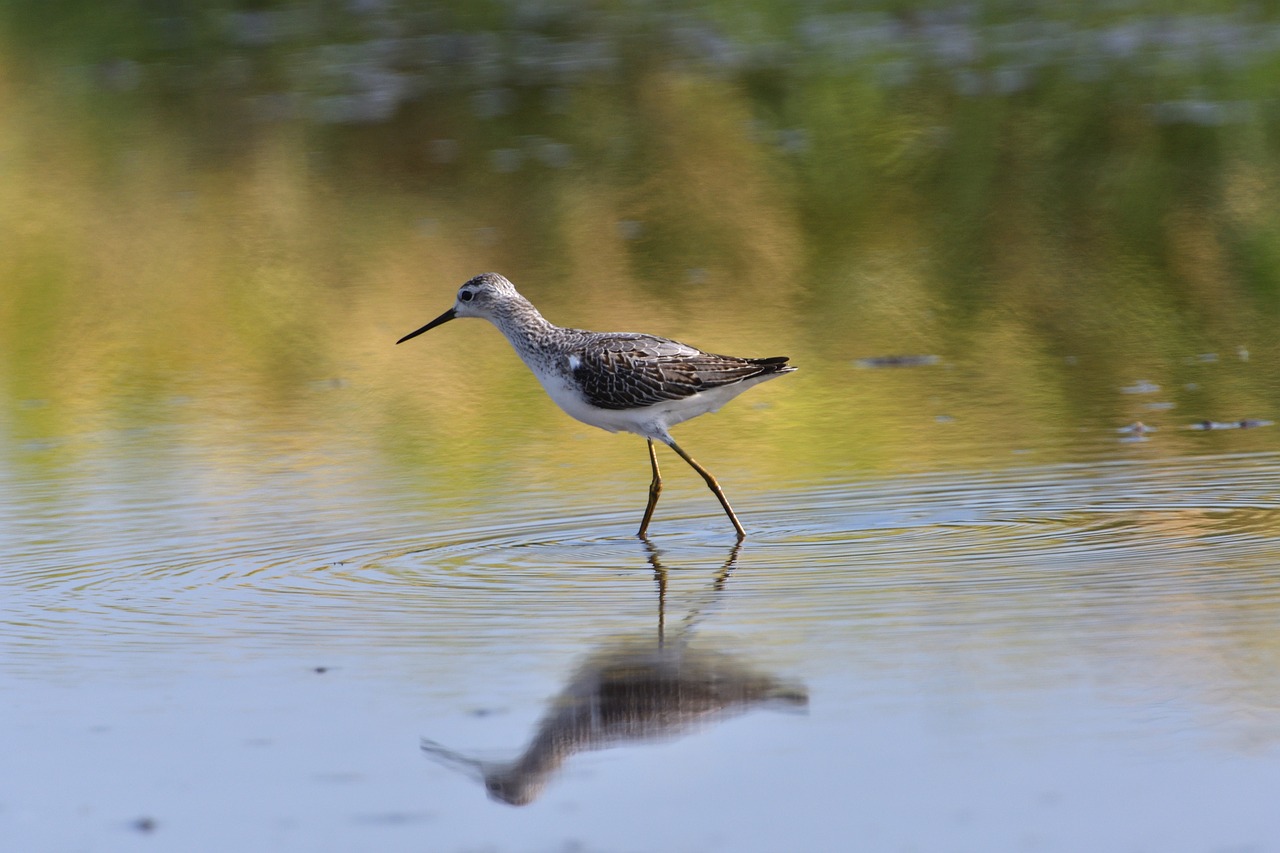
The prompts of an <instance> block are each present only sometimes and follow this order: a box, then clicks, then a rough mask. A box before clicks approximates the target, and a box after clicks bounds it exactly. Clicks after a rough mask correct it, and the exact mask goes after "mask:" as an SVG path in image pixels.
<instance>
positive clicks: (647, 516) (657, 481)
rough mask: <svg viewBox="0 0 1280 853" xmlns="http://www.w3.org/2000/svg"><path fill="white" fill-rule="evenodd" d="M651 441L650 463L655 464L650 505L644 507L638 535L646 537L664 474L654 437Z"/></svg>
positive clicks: (650, 487) (650, 490) (650, 485)
mask: <svg viewBox="0 0 1280 853" xmlns="http://www.w3.org/2000/svg"><path fill="white" fill-rule="evenodd" d="M647 440H648V442H649V464H650V465H652V466H653V480H652V482H650V483H649V505H648V506H647V507H645V508H644V518H643V519H641V520H640V532H639V533H637V534H636V535H637V536H639V537H640V538H641V539H644V538H645V534H646V532H647V531H648V530H649V521H650V520H651V519H652V518H653V508H654V507H656V506H657V505H658V495H660V494H662V475H661V474H659V473H658V454H657V453H655V452H654V450H653V439H652V438H650V439H647Z"/></svg>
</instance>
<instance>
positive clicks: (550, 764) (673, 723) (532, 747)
mask: <svg viewBox="0 0 1280 853" xmlns="http://www.w3.org/2000/svg"><path fill="white" fill-rule="evenodd" d="M737 557H738V547H737V546H736V545H735V546H734V548H733V550H732V551H731V552H730V554H729V558H728V559H727V560H726V561H725V563H724V565H723V566H722V567H721V568H720V571H719V572H718V573H717V574H716V576H715V580H714V582H713V584H712V586H711V589H710V596H711V601H710V602H707V603H703V604H702V605H699V606H696V607H694V608H692V609H691V610H690V611H689V613H688V615H687V616H686V617H685V619H684V620H683V622H682V624H681V626H680V629H679V631H678V634H677V636H676V637H675V638H673V641H672V642H667V640H666V636H665V632H666V625H665V621H666V613H665V611H666V593H667V570H666V568H665V567H664V566H663V565H662V563H661V560H660V557H659V554H658V552H657V550H656V549H654V548H653V546H652V545H651V544H650V545H649V562H650V564H651V565H652V566H653V569H654V579H655V581H656V582H657V585H658V633H657V637H643V638H633V639H629V640H622V641H617V642H613V643H608V644H605V645H602V646H601V647H599V648H598V649H596V650H595V651H593V652H592V653H591V654H590V655H589V656H588V657H587V658H586V659H585V660H583V662H582V663H581V664H580V665H579V666H578V669H577V670H576V671H575V672H574V674H573V676H572V677H571V678H570V680H569V683H568V685H567V686H566V687H565V688H564V689H563V690H562V691H561V692H560V694H559V695H558V696H557V697H556V698H555V699H554V700H553V701H552V703H551V707H550V709H549V710H548V712H547V713H546V715H545V716H544V717H543V718H542V720H541V722H539V723H538V728H537V731H536V732H535V734H534V736H533V739H532V740H531V741H530V742H529V745H528V746H527V747H525V750H524V751H523V752H522V753H521V754H520V755H519V756H517V757H516V758H514V759H512V760H511V761H505V762H497V761H482V760H480V759H476V758H469V757H467V756H464V755H460V754H458V753H456V752H453V751H452V750H449V749H446V748H445V747H443V746H441V745H440V744H438V743H435V742H433V741H430V740H426V739H424V740H423V742H422V749H423V751H424V752H426V753H427V754H428V755H429V756H431V757H432V758H434V759H435V760H437V761H439V762H441V763H442V764H446V765H449V766H451V767H454V768H455V769H458V770H460V771H462V772H464V773H466V774H467V775H469V776H472V777H474V778H476V779H478V780H479V781H481V782H483V784H484V786H485V789H486V790H487V791H488V792H489V796H490V797H491V798H493V799H495V800H498V801H500V802H504V803H510V804H512V805H525V804H527V803H530V802H532V801H533V800H534V799H536V798H537V797H538V795H539V794H540V793H541V792H542V790H543V788H544V787H545V786H546V784H547V782H548V781H549V780H550V778H551V776H552V775H553V774H554V773H555V772H556V770H558V769H559V768H560V766H561V765H562V764H564V762H565V761H566V760H567V759H568V758H569V757H570V756H572V755H573V754H574V753H577V752H583V751H586V750H595V749H605V748H608V747H611V746H618V745H621V744H624V743H640V742H646V741H650V742H651V741H662V740H667V739H671V738H674V737H677V736H679V735H682V734H685V733H687V732H690V731H692V730H695V729H697V728H698V727H700V726H703V725H706V724H709V723H712V722H715V721H718V720H722V719H726V718H728V717H731V716H735V715H738V714H741V713H744V712H746V711H748V710H751V709H752V708H755V707H776V708H783V709H796V710H798V709H803V708H805V707H807V705H808V702H809V695H808V691H807V690H806V688H805V687H804V685H802V684H798V683H795V682H790V681H784V680H781V679H779V678H776V677H774V676H772V675H768V674H766V673H763V672H759V671H757V670H755V669H753V668H752V667H751V666H749V665H748V664H746V663H745V662H744V661H743V659H742V657H741V656H740V655H736V654H733V655H731V654H728V653H724V652H719V651H711V650H707V649H693V648H690V645H689V640H690V639H691V637H692V633H693V629H694V627H695V626H696V624H697V623H698V622H699V621H700V620H701V618H702V617H703V616H704V615H705V613H706V612H707V610H708V609H709V606H710V604H713V603H714V601H715V599H716V598H718V596H719V593H720V592H721V591H722V590H723V589H724V586H725V583H726V582H727V580H728V578H729V575H730V574H731V573H732V571H733V566H734V563H735V562H736V561H737Z"/></svg>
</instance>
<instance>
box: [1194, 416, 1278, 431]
mask: <svg viewBox="0 0 1280 853" xmlns="http://www.w3.org/2000/svg"><path fill="white" fill-rule="evenodd" d="M1274 423H1275V421H1268V420H1264V419H1262V418H1245V419H1244V420H1239V421H1199V422H1197V423H1194V424H1190V425H1189V426H1188V427H1187V429H1194V430H1202V431H1208V430H1220V429H1255V428H1257V427H1265V426H1271V425H1272V424H1274Z"/></svg>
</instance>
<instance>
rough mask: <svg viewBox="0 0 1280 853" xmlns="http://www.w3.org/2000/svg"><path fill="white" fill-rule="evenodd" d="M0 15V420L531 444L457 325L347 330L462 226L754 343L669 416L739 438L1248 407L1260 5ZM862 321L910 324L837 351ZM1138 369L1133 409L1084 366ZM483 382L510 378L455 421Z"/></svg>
mask: <svg viewBox="0 0 1280 853" xmlns="http://www.w3.org/2000/svg"><path fill="white" fill-rule="evenodd" d="M0 21H2V22H3V23H0V39H3V47H4V50H3V51H0V56H3V57H4V59H3V60H0V62H3V66H2V67H0V282H2V287H0V354H2V358H3V361H2V362H0V382H3V389H2V390H0V393H3V395H4V402H5V406H6V408H7V414H6V415H5V418H4V420H3V421H0V429H5V430H6V431H7V432H8V433H9V435H10V437H11V439H13V442H11V443H14V442H17V443H21V442H23V441H27V440H31V439H43V438H49V437H59V436H65V435H68V434H76V433H80V432H83V431H85V430H91V429H95V428H97V427H98V426H100V425H102V424H111V423H126V424H129V423H147V422H152V421H156V420H159V421H166V420H172V419H178V420H180V421H183V420H188V419H189V426H190V428H191V430H192V435H193V436H194V435H198V434H200V433H201V431H202V430H203V431H205V432H207V434H208V435H207V438H208V440H209V441H213V442H216V441H219V440H223V438H224V437H225V430H224V427H225V425H226V424H227V423H229V422H240V423H244V422H249V423H264V424H273V423H276V420H275V419H279V428H280V429H282V430H286V431H287V430H289V429H295V428H297V426H298V425H299V424H304V425H305V427H306V428H307V429H310V430H315V431H317V434H320V435H326V436H327V435H332V436H341V435H344V434H345V435H351V434H356V433H363V434H370V435H373V436H374V437H375V443H376V444H377V445H378V446H379V447H381V448H383V449H384V450H386V451H387V452H388V453H390V454H391V455H392V456H393V457H394V458H397V459H400V460H402V461H406V462H409V463H413V464H422V465H427V464H432V463H433V462H435V461H438V460H439V457H440V454H442V453H443V452H444V451H443V450H442V449H441V448H443V447H448V448H449V452H450V453H452V454H461V455H462V456H463V457H464V458H469V459H471V460H473V461H475V462H476V464H480V460H483V459H484V458H485V454H486V453H488V452H490V451H489V450H488V449H486V444H487V442H486V440H485V438H484V436H486V435H488V434H491V433H492V432H494V431H503V430H507V431H509V430H513V429H514V430H517V431H524V433H525V434H524V435H522V440H523V441H524V443H525V444H526V445H528V443H529V442H531V441H532V442H540V444H537V445H536V447H535V450H534V452H535V454H536V453H540V452H543V451H545V452H547V453H551V454H556V453H568V452H570V451H561V450H556V449H555V448H557V447H559V446H560V445H559V444H558V442H559V441H560V439H562V438H563V435H564V432H565V431H566V430H568V429H570V428H571V427H569V426H568V422H567V421H563V418H562V416H561V415H559V413H557V412H555V411H554V409H553V408H552V407H551V406H550V404H549V403H547V404H545V405H544V402H545V401H540V402H536V403H535V402H533V401H534V400H535V399H536V398H537V395H538V394H539V393H540V392H538V390H537V388H536V386H535V385H534V383H533V382H532V381H531V380H529V379H528V377H527V376H524V374H523V368H522V367H521V366H520V365H519V364H518V363H517V362H515V360H514V358H513V357H511V356H510V354H509V352H507V351H506V349H505V343H504V342H502V341H501V340H500V339H499V338H498V337H497V336H496V335H494V334H493V333H492V331H491V330H481V329H465V330H464V329H457V328H453V327H450V329H449V330H448V331H447V332H446V331H442V332H440V333H433V335H437V337H436V339H435V340H434V341H432V342H430V343H428V342H427V341H425V340H424V341H420V342H415V343H414V344H413V345H411V346H412V347H413V349H410V348H409V347H404V348H399V349H396V348H393V347H391V346H390V344H391V342H392V341H394V340H395V338H396V337H397V336H398V335H399V334H402V333H403V332H405V331H408V330H409V329H411V328H413V327H415V326H416V325H418V324H420V323H421V322H422V321H424V320H425V319H429V317H430V316H434V314H435V313H438V311H440V310H442V309H443V307H445V306H446V305H447V304H448V303H449V301H450V300H451V298H452V293H453V290H454V287H455V286H456V285H457V284H458V283H460V282H461V281H463V280H465V279H466V278H467V277H469V276H470V275H472V274H474V273H476V272H479V271H482V270H487V269H495V270H498V271H501V272H504V273H506V274H507V275H508V276H510V277H511V278H512V279H513V280H515V281H516V283H517V284H518V285H520V286H521V287H522V288H523V289H524V290H525V292H526V293H527V294H528V295H530V296H531V297H532V298H533V299H534V300H535V301H536V302H537V303H538V304H539V306H540V307H542V308H543V309H544V311H545V313H547V314H548V315H549V316H550V317H551V318H552V319H553V320H555V321H558V322H561V323H564V324H568V325H582V326H588V327H595V328H602V329H604V328H640V329H643V330H646V331H652V332H656V333H662V334H668V335H670V336H672V337H677V338H681V339H685V340H688V341H690V342H691V343H695V344H698V345H700V346H703V347H705V348H708V349H713V350H719V351H728V352H741V353H742V354H761V355H771V354H775V353H787V354H789V355H791V356H792V357H793V359H794V360H795V361H796V362H797V363H798V364H800V365H801V367H802V368H803V369H804V373H801V374H797V375H796V377H794V381H793V379H788V380H787V381H788V383H791V384H790V385H789V386H788V388H789V390H784V388H783V387H782V386H783V383H779V384H778V385H777V386H770V387H769V389H768V391H758V392H754V394H755V395H759V397H760V400H759V402H760V403H761V404H763V403H765V402H768V401H782V402H781V404H780V405H779V406H778V407H777V409H776V410H775V411H770V412H768V413H761V414H758V415H757V414H753V412H754V409H752V408H751V406H750V405H744V404H743V403H739V404H737V407H738V408H737V414H735V415H733V416H732V419H729V418H727V417H726V418H722V420H721V422H719V423H717V424H716V425H714V426H702V425H699V426H695V425H692V424H691V425H690V426H689V427H688V428H689V429H690V430H702V432H701V433H700V435H701V436H703V437H704V439H703V440H709V438H710V437H711V436H713V435H714V436H716V437H717V438H718V439H719V440H721V441H722V442H723V444H724V447H725V449H724V450H723V451H722V455H736V456H738V457H740V461H742V462H743V463H744V464H747V465H757V466H768V465H770V464H776V465H777V467H778V468H779V469H781V468H784V467H788V466H800V467H801V468H803V469H804V470H808V471H811V472H815V473H816V472H822V471H827V470H831V469H832V468H833V466H834V467H839V466H840V465H844V466H852V467H855V468H869V469H891V470H893V469H900V468H904V467H906V468H933V467H937V466H940V465H951V464H977V463H978V462H979V461H980V460H982V459H984V454H990V453H992V452H993V449H992V448H993V447H995V448H998V452H1000V453H1003V454H1005V456H1003V457H1002V458H1011V459H1012V458H1013V457H1010V456H1008V453H1009V451H1010V450H1015V449H1022V448H1026V447H1036V446H1041V445H1047V446H1050V447H1053V448H1055V450H1054V453H1053V454H1051V455H1050V458H1053V459H1070V458H1073V457H1072V456H1071V454H1070V452H1069V451H1068V450H1066V449H1065V448H1068V447H1070V446H1071V444H1072V443H1073V442H1077V441H1079V438H1078V436H1079V433H1080V432H1081V430H1082V429H1088V430H1093V432H1092V433H1090V435H1093V436H1094V439H1095V440H1096V437H1097V434H1098V431H1100V430H1103V429H1104V428H1105V429H1111V428H1114V427H1119V426H1122V425H1124V424H1125V423H1129V422H1132V421H1134V420H1138V419H1143V420H1154V421H1157V422H1160V423H1161V424H1162V425H1165V426H1168V427H1173V426H1185V425H1186V424H1187V423H1189V422H1191V421H1195V420H1201V419H1227V418H1239V417H1261V418H1274V417H1275V415H1276V412H1277V390H1276V387H1275V384H1274V383H1273V382H1271V381H1269V376H1271V375H1274V368H1275V366H1276V365H1277V362H1278V359H1280V352H1278V351H1277V343H1276V335H1275V333H1274V330H1275V328H1276V327H1277V319H1278V318H1277V312H1278V311H1280V214H1277V208H1276V205H1275V204H1274V203H1273V201H1272V200H1273V199H1274V198H1275V197H1276V189H1277V183H1278V181H1280V175H1278V174H1277V163H1280V158H1277V153H1280V151H1278V148H1280V134H1278V131H1280V111H1277V109H1276V101H1275V97H1274V80H1275V79H1276V77H1277V72H1280V48H1277V47H1276V45H1280V19H1277V18H1275V17H1273V16H1271V15H1270V13H1269V11H1267V10H1266V9H1265V8H1264V7H1249V8H1245V9H1237V8H1236V7H1235V6H1234V5H1233V4H1227V3H1220V2H1218V3H1208V2H1206V3H1200V4H1187V3H1178V4H1170V3H1120V4H1108V5H1107V6H1106V8H1105V9H1102V8H1097V9H1083V10H1082V9H1074V8H1065V7H1060V6H1051V7H1050V6H1045V7H1043V8H1036V7H1028V6H1026V5H1025V4H1008V3H995V2H991V3H985V4H970V5H965V6H952V5H946V4H941V3H938V4H931V5H929V6H925V7H917V6H907V5H906V4H901V3H892V2H885V3H878V4H868V5H866V6H862V7H860V8H859V9H857V10H855V11H852V12H850V11H845V10H843V7H839V6H837V4H820V3H819V4H792V3H779V2H764V0H758V2H754V3H750V4H745V5H744V4H736V3H734V4H730V3H712V4H701V5H687V6H686V5H683V4H679V3H671V4H663V5H661V6H660V7H656V6H650V5H646V4H630V3H623V2H614V3H610V2H602V3H595V4H582V5H565V4H550V3H548V4H544V5H541V4H528V3H522V4H514V3H511V4H509V3H496V2H494V3H476V4H465V5H457V4H437V3H408V2H402V3H391V2H373V1H372V0H370V2H353V3H315V4H304V3H266V2H262V3H222V4H219V3H199V4H196V3H184V2H136V3H124V4H112V5H111V7H110V10H109V11H107V10H106V7H103V6H102V5H101V4H91V3H65V4H60V6H59V23H58V25H57V26H56V27H54V26H49V25H48V22H47V7H46V6H45V5H44V4H40V3H35V2H8V3H5V4H3V5H0ZM424 348H425V349H424ZM1242 348H1243V349H1244V350H1247V351H1248V353H1249V359H1248V361H1245V360H1243V359H1242V358H1241V357H1240V356H1239V355H1237V353H1238V352H1239V351H1241V349H1242ZM902 352H919V353H930V354H935V355H938V356H940V357H941V359H942V364H943V367H939V368H936V369H935V368H929V369H921V370H916V371H895V372H875V371H866V370H858V369H857V368H856V367H854V359H857V358H859V357H865V356H873V355H883V354H888V353H902ZM1209 354H1214V355H1215V356H1216V359H1214V358H1211V357H1210V355H1209ZM1215 371H1216V372H1215ZM475 375H483V376H484V381H475V382H473V378H474V376H475ZM1139 380H1146V381H1150V382H1153V383H1155V384H1157V385H1159V386H1161V388H1162V391H1163V394H1162V396H1160V397H1159V398H1158V400H1159V401H1160V402H1162V403H1164V404H1166V405H1167V406H1171V408H1165V409H1160V408H1155V409H1152V408H1148V407H1147V406H1148V403H1149V402H1152V400H1151V398H1149V397H1146V396H1143V395H1135V394H1125V393H1122V392H1121V391H1120V389H1122V388H1125V387H1126V386H1129V385H1131V384H1133V383H1135V382H1137V381H1139ZM331 386H332V387H340V388H341V389H342V390H341V392H340V393H336V394H323V395H317V394H316V389H317V388H318V387H320V388H329V387H331ZM766 394H769V395H771V396H770V397H768V398H766V397H765V395H766ZM175 398H183V399H187V400H194V401H195V402H194V403H193V404H191V405H187V406H185V407H179V408H174V407H172V406H166V405H164V401H168V400H173V399H175ZM747 399H752V398H747ZM513 400H518V401H521V402H520V405H521V406H522V407H523V408H528V409H529V412H530V414H529V417H528V418H527V419H525V418H522V419H521V423H519V424H516V425H512V424H510V423H507V422H499V423H494V422H493V420H494V419H493V412H495V411H496V412H503V411H508V410H510V408H511V407H512V405H513V403H512V402H511V401H513ZM6 425H7V426H6ZM330 430H332V433H330V432H329V431H330ZM757 433H760V434H762V435H760V437H759V438H753V437H752V435H753V434H757ZM956 436H960V438H957V437H956ZM1269 436H1270V433H1269V432H1267V431H1256V432H1252V433H1250V434H1249V435H1248V436H1244V434H1243V433H1242V434H1241V437H1240V438H1239V439H1233V440H1238V441H1239V442H1241V443H1240V444H1237V445H1234V446H1236V447H1243V448H1257V447H1268V448H1273V447H1274V439H1271V438H1270V437H1269ZM1203 438H1204V436H1198V435H1192V434H1189V433H1186V434H1184V433H1179V434H1178V436H1177V437H1174V436H1169V437H1167V438H1165V439H1162V441H1161V442H1159V443H1156V442H1151V444H1152V445H1153V447H1157V448H1159V449H1160V450H1164V449H1172V451H1173V452H1185V451H1186V450H1187V449H1188V448H1191V447H1197V446H1203V443H1201V444H1200V445H1196V442H1201V441H1202V439H1203ZM193 440H194V439H193ZM1109 440H1110V439H1109ZM767 441H774V442H778V443H782V442H787V441H789V442H790V444H791V447H792V449H791V451H790V452H789V453H788V454H785V461H784V459H783V457H782V456H781V455H780V456H779V458H778V461H777V462H776V463H770V462H769V461H768V456H769V455H768V454H758V453H754V452H753V451H752V447H753V446H754V445H755V444H757V443H758V442H767ZM735 442H736V443H735ZM690 446H691V447H694V448H696V447H697V443H696V442H691V444H690ZM575 452H576V451H575ZM1157 452H1159V451H1157ZM616 453H617V451H616V448H606V449H605V451H603V453H602V457H603V456H604V455H605V454H608V455H616ZM641 455H642V454H641ZM557 458H559V457H557ZM748 460H750V461H748ZM833 460H834V461H833ZM513 464H514V462H513ZM526 473H527V472H526Z"/></svg>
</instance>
